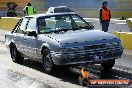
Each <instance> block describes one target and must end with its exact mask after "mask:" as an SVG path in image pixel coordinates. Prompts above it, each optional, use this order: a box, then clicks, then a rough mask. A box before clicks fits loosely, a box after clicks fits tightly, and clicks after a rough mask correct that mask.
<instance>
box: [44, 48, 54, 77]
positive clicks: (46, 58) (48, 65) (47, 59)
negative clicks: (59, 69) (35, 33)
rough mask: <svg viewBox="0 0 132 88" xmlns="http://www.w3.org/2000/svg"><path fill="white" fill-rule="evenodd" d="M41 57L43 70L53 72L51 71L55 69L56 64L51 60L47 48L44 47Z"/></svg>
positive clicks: (48, 72)
mask: <svg viewBox="0 0 132 88" xmlns="http://www.w3.org/2000/svg"><path fill="white" fill-rule="evenodd" d="M42 58H43V68H44V71H45V72H46V73H47V74H53V72H54V71H55V68H56V66H55V64H54V63H53V61H52V57H51V54H50V51H49V49H44V51H43V55H42Z"/></svg>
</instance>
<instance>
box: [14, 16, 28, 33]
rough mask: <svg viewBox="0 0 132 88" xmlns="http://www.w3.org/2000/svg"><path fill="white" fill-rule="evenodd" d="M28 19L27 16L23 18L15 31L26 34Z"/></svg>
mask: <svg viewBox="0 0 132 88" xmlns="http://www.w3.org/2000/svg"><path fill="white" fill-rule="evenodd" d="M28 20H29V19H27V18H24V19H22V22H20V24H18V26H17V27H16V30H15V33H20V34H24V32H25V29H26V26H27V23H28Z"/></svg>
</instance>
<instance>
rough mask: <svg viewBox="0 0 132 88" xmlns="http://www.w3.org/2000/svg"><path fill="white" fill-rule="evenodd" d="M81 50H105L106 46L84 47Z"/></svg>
mask: <svg viewBox="0 0 132 88" xmlns="http://www.w3.org/2000/svg"><path fill="white" fill-rule="evenodd" d="M83 48H84V50H91V49H102V48H106V45H105V44H102V45H92V46H84V47H83Z"/></svg>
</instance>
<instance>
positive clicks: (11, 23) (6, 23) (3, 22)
mask: <svg viewBox="0 0 132 88" xmlns="http://www.w3.org/2000/svg"><path fill="white" fill-rule="evenodd" d="M19 19H20V18H16V17H1V19H0V29H3V30H13V28H14V27H15V25H16V23H17V22H18V21H19Z"/></svg>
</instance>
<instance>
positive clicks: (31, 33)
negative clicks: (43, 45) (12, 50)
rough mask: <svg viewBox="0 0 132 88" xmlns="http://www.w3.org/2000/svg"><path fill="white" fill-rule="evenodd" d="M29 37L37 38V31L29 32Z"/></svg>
mask: <svg viewBox="0 0 132 88" xmlns="http://www.w3.org/2000/svg"><path fill="white" fill-rule="evenodd" d="M28 36H34V37H37V33H36V31H31V32H28Z"/></svg>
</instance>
